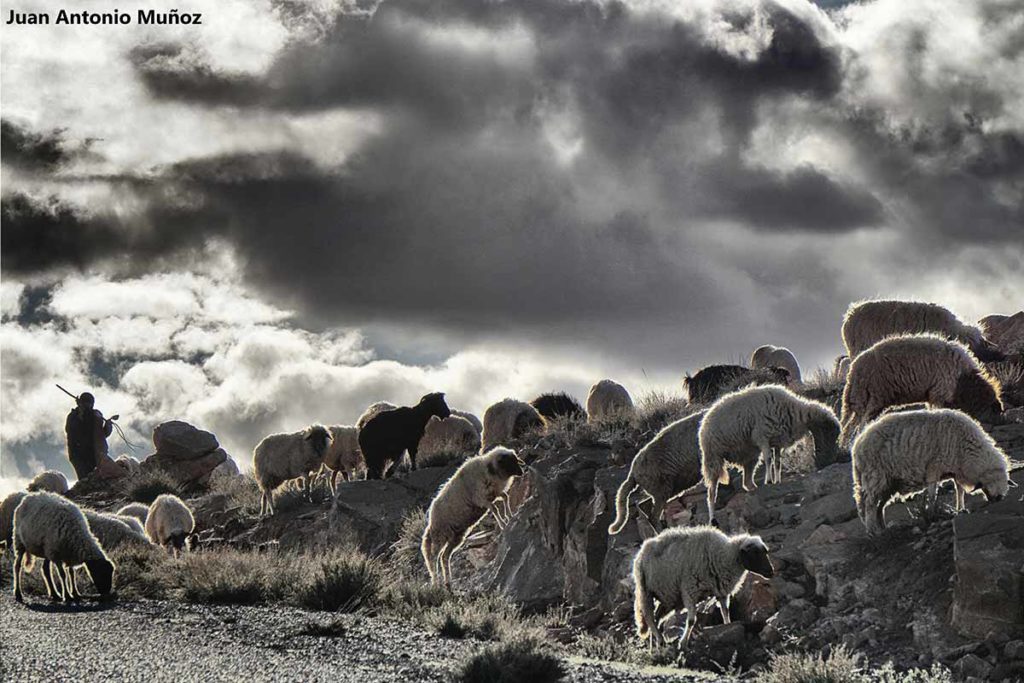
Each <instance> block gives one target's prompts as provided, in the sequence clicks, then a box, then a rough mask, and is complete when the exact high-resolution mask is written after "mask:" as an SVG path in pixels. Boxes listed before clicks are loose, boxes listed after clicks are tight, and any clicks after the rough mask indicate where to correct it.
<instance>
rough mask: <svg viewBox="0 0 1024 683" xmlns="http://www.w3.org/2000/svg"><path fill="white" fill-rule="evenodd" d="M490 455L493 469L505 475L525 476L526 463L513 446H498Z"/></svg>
mask: <svg viewBox="0 0 1024 683" xmlns="http://www.w3.org/2000/svg"><path fill="white" fill-rule="evenodd" d="M488 455H489V456H490V457H491V459H492V462H491V464H492V465H493V468H494V469H493V470H492V471H494V472H495V473H496V474H501V475H503V476H505V477H521V476H523V467H524V463H523V461H522V460H520V459H519V456H518V455H516V452H515V451H514V450H512V449H511V448H503V447H500V446H499V447H498V448H495V449H493V450H491V451H490V452H489V453H488Z"/></svg>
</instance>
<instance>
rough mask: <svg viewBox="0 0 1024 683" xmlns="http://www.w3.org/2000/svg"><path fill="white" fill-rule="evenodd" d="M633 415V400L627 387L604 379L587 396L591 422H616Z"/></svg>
mask: <svg viewBox="0 0 1024 683" xmlns="http://www.w3.org/2000/svg"><path fill="white" fill-rule="evenodd" d="M632 413H633V399H632V398H630V396H629V392H628V391H626V387H624V386H622V385H621V384H619V383H618V382H613V381H612V380H610V379H603V380H601V381H600V382H598V383H597V384H595V385H594V386H592V387H590V393H588V394H587V417H588V419H589V420H590V421H591V422H602V421H604V420H615V419H619V418H621V417H623V416H626V415H630V414H632Z"/></svg>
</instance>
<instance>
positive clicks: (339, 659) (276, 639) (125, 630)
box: [0, 591, 713, 683]
mask: <svg viewBox="0 0 1024 683" xmlns="http://www.w3.org/2000/svg"><path fill="white" fill-rule="evenodd" d="M26 599H27V600H28V602H27V603H26V604H25V605H18V604H17V603H16V602H14V600H13V598H12V597H11V595H10V593H9V592H7V591H4V593H3V595H2V596H0V650H2V654H0V680H13V679H14V678H15V677H17V678H18V679H20V680H29V681H33V680H48V681H72V680H73V681H98V680H119V681H163V680H175V681H240V680H243V679H247V680H248V681H266V680H295V681H298V680H302V681H331V682H332V683H345V682H347V681H352V682H356V681H358V682H364V681H401V682H403V683H408V682H412V681H448V680H450V679H451V676H452V672H453V671H454V670H455V669H456V668H457V666H458V663H459V660H460V659H461V658H463V657H465V656H466V655H467V654H468V653H470V652H472V651H474V650H476V649H480V648H482V647H483V644H480V643H474V642H471V641H468V642H467V641H460V640H448V639H443V638H440V637H438V636H435V635H432V634H430V633H427V632H425V631H422V630H420V629H417V628H414V627H413V626H411V625H410V624H408V623H404V622H400V621H395V620H392V619H385V618H381V617H364V616H353V615H344V616H335V615H326V614H322V613H311V612H305V611H302V610H298V609H293V608H279V607H274V608H255V607H219V606H205V605H194V604H186V603H177V602H156V601H142V602H115V603H97V602H84V603H82V604H81V605H77V606H63V605H58V606H54V605H50V604H49V603H46V602H43V601H41V600H39V598H38V596H31V597H28V596H26ZM332 624H333V625H335V626H336V628H334V629H331V631H332V635H328V636H324V635H308V634H306V633H305V632H306V631H307V629H309V627H310V626H315V625H319V626H327V625H332ZM394 653H400V654H397V655H396V654H394ZM568 668H569V675H568V676H567V677H566V680H567V681H572V682H573V683H584V682H587V683H589V682H591V681H607V682H608V683H629V682H632V681H645V682H651V683H653V682H660V681H696V680H705V681H706V680H713V679H712V678H709V677H706V676H700V675H688V674H682V673H680V674H672V673H668V672H665V671H664V670H660V671H658V672H653V671H651V672H640V671H635V670H630V669H628V668H627V667H620V666H613V665H609V664H607V663H601V662H582V661H578V660H575V659H574V660H573V661H572V662H571V663H570V664H569V667H568Z"/></svg>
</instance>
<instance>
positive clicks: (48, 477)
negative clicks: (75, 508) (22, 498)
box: [25, 470, 70, 496]
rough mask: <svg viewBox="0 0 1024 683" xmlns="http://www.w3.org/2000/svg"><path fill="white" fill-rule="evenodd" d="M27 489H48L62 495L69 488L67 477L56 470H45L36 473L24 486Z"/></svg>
mask: <svg viewBox="0 0 1024 683" xmlns="http://www.w3.org/2000/svg"><path fill="white" fill-rule="evenodd" d="M25 488H26V490H28V491H30V492H31V491H49V492H50V493H57V494H59V495H62V496H63V495H64V494H65V493H67V492H68V489H69V488H70V487H69V486H68V478H67V477H65V476H64V475H63V474H62V473H61V472H58V471H57V470H46V471H45V472H40V473H39V474H37V475H36V476H35V477H34V478H33V479H32V481H30V482H29V483H28V486H26V487H25Z"/></svg>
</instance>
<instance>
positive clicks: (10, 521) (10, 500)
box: [0, 491, 28, 547]
mask: <svg viewBox="0 0 1024 683" xmlns="http://www.w3.org/2000/svg"><path fill="white" fill-rule="evenodd" d="M27 495H28V494H27V493H26V492H24V491H15V492H14V493H11V494H9V495H8V496H7V497H6V498H4V499H3V502H0V545H3V546H6V547H11V539H12V538H13V536H12V534H13V533H14V510H15V509H17V507H18V503H20V502H21V500H22V499H23V498H24V497H25V496H27Z"/></svg>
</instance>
